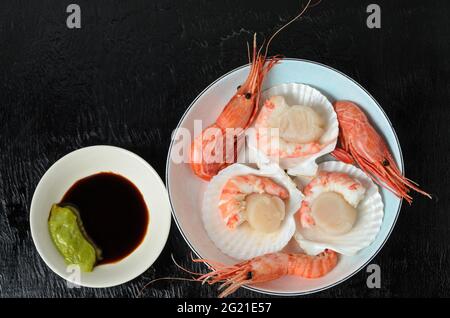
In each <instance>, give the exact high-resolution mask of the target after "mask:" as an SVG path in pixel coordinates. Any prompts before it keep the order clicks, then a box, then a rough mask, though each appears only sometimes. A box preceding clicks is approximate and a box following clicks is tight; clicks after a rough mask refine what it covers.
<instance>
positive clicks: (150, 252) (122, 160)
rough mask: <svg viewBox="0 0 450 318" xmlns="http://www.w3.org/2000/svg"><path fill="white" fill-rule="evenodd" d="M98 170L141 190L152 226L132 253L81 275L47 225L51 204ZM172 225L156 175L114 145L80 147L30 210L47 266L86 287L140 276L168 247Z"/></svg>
mask: <svg viewBox="0 0 450 318" xmlns="http://www.w3.org/2000/svg"><path fill="white" fill-rule="evenodd" d="M99 172H113V173H117V174H119V175H122V176H124V177H125V178H127V179H128V180H130V181H131V182H132V183H133V184H134V185H135V186H136V187H137V188H138V189H139V191H140V192H141V193H142V195H143V197H144V200H145V203H146V205H147V208H148V211H149V224H148V228H147V233H146V235H145V237H144V239H143V241H142V242H141V244H140V245H139V246H138V247H137V248H136V249H135V250H134V251H133V252H132V253H131V254H130V255H128V256H127V257H125V258H124V259H122V260H120V261H118V262H116V263H112V264H105V265H99V266H96V267H95V268H94V270H93V271H92V272H90V273H84V272H81V273H80V275H79V277H78V275H77V274H76V273H74V272H73V269H71V268H70V267H69V268H68V267H67V265H66V264H65V263H64V259H63V257H62V256H61V255H60V253H59V252H58V250H57V249H56V247H55V245H54V244H53V242H52V240H51V238H50V234H49V231H48V226H47V221H48V217H49V212H50V208H51V206H52V204H53V203H57V202H60V200H61V199H62V197H63V196H64V194H65V192H66V191H67V190H68V189H69V188H70V187H71V186H72V185H73V184H74V183H75V182H76V181H78V180H80V179H82V178H84V177H87V176H89V175H92V174H95V173H99ZM170 222H171V219H170V204H169V200H168V197H167V192H166V188H165V186H164V183H163V182H162V180H161V178H160V177H159V175H158V173H157V172H156V171H155V170H154V169H153V168H152V167H151V166H150V165H149V164H148V163H147V162H146V161H145V160H144V159H142V158H141V157H139V156H137V155H136V154H134V153H132V152H130V151H128V150H125V149H121V148H117V147H112V146H92V147H87V148H82V149H79V150H76V151H73V152H71V153H69V154H67V155H66V156H64V157H62V158H61V159H59V160H58V161H57V162H56V163H55V164H53V165H52V166H51V167H50V169H48V171H47V172H46V173H45V174H44V176H43V177H42V179H41V180H40V182H39V184H38V186H37V187H36V190H35V192H34V195H33V199H32V201H31V209H30V226H31V235H32V237H33V241H34V244H35V245H36V249H37V250H38V252H39V254H40V255H41V257H42V259H43V260H44V262H45V263H46V264H47V265H48V267H50V268H51V269H52V270H53V271H54V272H55V273H56V274H58V275H59V276H61V277H62V278H64V279H66V280H68V281H70V282H73V283H76V284H78V285H81V286H86V287H111V286H115V285H119V284H122V283H125V282H127V281H129V280H131V279H133V278H135V277H136V276H138V275H140V274H142V273H143V272H144V271H145V270H146V269H148V268H149V267H150V266H151V265H152V264H153V262H154V261H155V260H156V258H157V257H158V256H159V254H160V253H161V251H162V249H163V248H164V245H165V244H166V241H167V238H168V235H169V230H170ZM105 226H107V224H105Z"/></svg>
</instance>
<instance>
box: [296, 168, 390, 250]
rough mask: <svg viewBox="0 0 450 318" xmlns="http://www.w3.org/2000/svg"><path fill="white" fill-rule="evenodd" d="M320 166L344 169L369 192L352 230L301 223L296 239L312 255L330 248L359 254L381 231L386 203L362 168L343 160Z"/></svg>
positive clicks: (343, 170)
mask: <svg viewBox="0 0 450 318" xmlns="http://www.w3.org/2000/svg"><path fill="white" fill-rule="evenodd" d="M318 170H319V171H335V172H343V173H346V174H347V175H349V176H351V177H352V178H354V179H356V180H358V181H360V182H361V183H362V184H363V186H364V187H365V188H366V193H365V196H364V198H363V199H362V200H361V202H360V203H359V205H358V207H357V210H358V218H357V220H356V223H355V225H354V226H353V228H352V229H351V230H350V232H348V233H345V234H342V235H329V234H326V233H323V232H321V231H320V230H319V229H318V228H316V227H313V228H311V229H306V228H302V227H301V225H300V224H299V223H297V232H296V234H295V240H296V241H297V242H298V244H299V245H300V247H301V248H302V249H303V250H304V251H305V252H306V253H308V254H310V255H316V254H318V253H320V252H322V251H323V250H324V249H326V248H328V249H332V250H334V251H336V252H338V253H341V254H343V255H349V256H351V255H355V254H356V253H358V251H360V250H361V249H363V248H365V247H367V246H369V245H370V244H371V243H372V242H373V241H374V240H375V238H376V236H377V234H378V232H379V231H380V228H381V223H382V222H383V215H384V204H383V200H382V198H381V195H380V193H379V190H378V187H377V186H376V185H375V183H374V182H373V181H372V180H371V179H370V178H369V177H368V176H367V175H366V174H365V173H364V172H363V171H362V170H361V169H359V168H357V167H355V166H353V165H349V164H345V163H343V162H339V161H327V162H323V163H321V164H320V165H319V168H318Z"/></svg>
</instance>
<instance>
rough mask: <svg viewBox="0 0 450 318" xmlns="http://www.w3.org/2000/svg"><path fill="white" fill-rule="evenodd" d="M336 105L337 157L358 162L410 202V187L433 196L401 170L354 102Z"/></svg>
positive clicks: (371, 174) (377, 181)
mask: <svg viewBox="0 0 450 318" xmlns="http://www.w3.org/2000/svg"><path fill="white" fill-rule="evenodd" d="M333 106H334V109H335V111H336V114H337V117H338V122H339V130H340V133H339V142H340V148H336V149H335V150H334V152H333V153H332V154H333V155H334V156H335V157H336V158H337V159H339V160H341V161H343V162H346V163H355V162H356V163H357V164H358V165H359V166H360V168H361V169H362V170H363V171H364V172H365V173H366V174H367V175H368V176H369V177H370V178H371V179H372V180H373V181H374V182H375V183H377V184H378V185H380V186H383V187H385V188H387V189H388V190H390V191H392V192H393V193H394V194H395V195H396V196H398V197H399V198H403V199H405V200H406V201H407V202H408V203H410V204H411V202H412V197H411V196H410V195H409V192H410V190H411V189H412V190H414V191H416V192H418V193H420V194H423V195H425V196H427V197H429V198H431V196H430V195H429V194H428V193H426V192H425V191H423V190H421V189H419V187H418V185H417V184H416V183H415V182H413V181H411V180H409V179H407V178H406V177H405V176H404V175H403V174H402V173H401V172H400V169H399V168H398V166H397V163H396V162H395V160H394V158H393V157H392V155H391V153H390V152H389V150H388V147H387V145H386V143H385V141H384V140H383V138H382V137H381V136H380V135H379V134H378V132H377V131H376V130H375V128H374V127H373V126H372V125H371V124H370V122H369V120H368V119H367V116H366V115H365V114H364V113H363V111H362V110H361V109H360V108H359V107H358V106H357V105H356V104H355V103H352V102H350V101H337V102H335V103H334V105H333Z"/></svg>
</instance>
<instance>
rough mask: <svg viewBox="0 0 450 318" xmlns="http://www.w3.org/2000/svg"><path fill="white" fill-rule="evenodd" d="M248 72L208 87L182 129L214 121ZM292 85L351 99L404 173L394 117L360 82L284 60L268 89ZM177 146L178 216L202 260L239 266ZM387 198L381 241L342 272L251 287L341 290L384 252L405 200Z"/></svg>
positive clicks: (169, 180) (288, 291) (170, 166)
mask: <svg viewBox="0 0 450 318" xmlns="http://www.w3.org/2000/svg"><path fill="white" fill-rule="evenodd" d="M248 71H249V66H248V65H245V66H242V67H239V68H237V69H235V70H233V71H231V72H229V73H227V74H225V75H224V76H222V77H221V78H219V79H217V80H216V81H215V82H213V83H212V84H211V85H210V86H208V87H207V88H206V89H205V90H204V91H203V92H201V93H200V95H199V96H197V98H196V99H195V100H194V101H193V102H192V104H191V105H190V106H189V108H188V109H187V111H186V112H185V113H184V115H183V117H182V118H181V120H180V123H179V124H178V127H184V128H187V129H189V130H190V131H191V132H192V131H193V127H194V120H196V119H202V120H204V122H205V124H210V123H213V122H214V120H215V119H216V117H217V116H218V115H219V114H220V112H221V111H222V109H223V107H224V106H225V104H226V103H227V102H228V100H229V99H230V97H231V96H232V95H233V94H234V93H235V92H236V87H237V86H238V85H239V84H241V83H243V82H244V81H245V79H246V77H247V74H248ZM291 82H294V83H304V84H308V85H310V86H312V87H315V88H317V89H318V90H320V91H321V92H322V93H323V94H324V95H325V96H327V97H328V98H329V100H330V101H331V102H333V101H335V100H339V99H346V100H351V101H354V102H356V103H357V104H358V105H360V107H361V108H362V109H364V111H365V113H366V114H367V115H368V117H369V118H370V119H371V122H372V123H373V124H374V126H375V127H376V128H377V130H378V131H379V132H381V134H382V135H383V137H384V138H385V140H386V141H387V143H388V145H389V147H390V149H391V151H392V154H393V156H394V158H395V160H396V161H397V163H398V164H399V166H400V169H401V171H403V158H402V155H401V149H400V144H399V142H398V139H397V136H396V134H395V131H394V129H393V128H392V125H391V123H390V121H389V119H388V117H387V116H386V114H385V113H384V111H383V109H382V108H381V106H380V105H379V104H378V103H377V102H376V101H375V99H374V98H373V97H372V96H371V95H370V94H369V93H368V92H367V91H366V90H365V89H364V88H363V87H361V86H360V85H359V84H358V83H356V82H355V81H354V80H352V79H351V78H349V77H348V76H346V75H345V74H343V73H341V72H339V71H337V70H335V69H332V68H330V67H328V66H325V65H323V64H319V63H315V62H311V61H305V60H298V59H284V60H283V61H282V62H281V63H280V64H278V65H276V66H275V67H274V68H273V69H272V71H271V72H270V73H269V75H268V76H267V79H266V81H265V83H264V87H263V89H268V88H270V87H273V86H275V85H279V84H282V83H291ZM173 144H174V142H172V143H171V145H170V149H169V154H168V158H167V167H166V185H167V188H168V191H169V198H170V202H171V205H172V213H173V216H174V219H175V222H176V224H177V226H178V228H179V229H180V232H181V233H182V235H183V236H184V238H185V240H186V242H187V243H188V244H189V246H190V247H191V248H192V250H193V251H194V252H195V253H196V254H197V255H198V256H199V257H200V258H206V259H211V260H214V261H218V262H222V263H226V264H232V263H235V262H236V260H233V259H231V258H230V257H228V256H226V255H225V254H223V253H221V252H220V250H219V249H218V248H217V247H216V246H215V245H214V244H213V242H212V241H211V239H210V238H209V237H208V235H207V233H206V231H205V229H204V227H203V225H202V221H201V213H200V211H201V202H202V194H203V192H204V190H205V186H206V182H205V181H202V180H200V179H199V178H197V177H196V176H195V175H194V174H193V173H192V171H191V169H190V167H189V164H187V163H182V164H176V163H174V162H172V160H170V154H171V152H172V146H173ZM186 144H189V141H187V140H186ZM186 185H188V186H186ZM381 196H382V198H383V202H384V204H385V210H384V213H385V215H384V220H383V223H382V225H381V229H380V232H379V234H378V236H377V237H376V239H375V241H374V242H373V243H372V244H371V245H370V246H368V247H367V248H365V249H364V250H362V251H360V252H359V253H358V254H357V255H355V256H341V257H340V259H339V262H338V265H337V266H336V268H335V269H334V270H333V271H332V272H330V273H329V274H328V275H326V276H325V277H322V278H319V279H313V280H308V279H302V278H298V277H283V278H280V279H277V280H275V281H271V282H267V283H263V284H258V285H252V286H247V288H249V289H251V290H255V291H259V292H262V293H268V294H274V295H301V294H309V293H313V292H318V291H321V290H324V289H327V288H329V287H332V286H335V285H337V284H339V283H341V282H343V281H344V280H346V279H347V278H349V277H351V276H352V275H354V274H355V273H356V272H358V271H359V270H361V269H362V268H364V267H365V266H366V265H367V264H368V263H369V262H370V261H371V259H372V258H373V257H374V256H375V255H376V254H377V253H378V252H379V250H380V249H381V248H382V246H383V245H384V243H385V242H386V240H387V239H388V237H389V234H390V233H391V231H392V229H393V227H394V225H395V222H396V220H397V217H398V214H399V212H400V207H401V200H400V199H398V198H397V197H395V196H394V195H393V194H392V193H390V192H388V191H386V190H385V189H382V190H381Z"/></svg>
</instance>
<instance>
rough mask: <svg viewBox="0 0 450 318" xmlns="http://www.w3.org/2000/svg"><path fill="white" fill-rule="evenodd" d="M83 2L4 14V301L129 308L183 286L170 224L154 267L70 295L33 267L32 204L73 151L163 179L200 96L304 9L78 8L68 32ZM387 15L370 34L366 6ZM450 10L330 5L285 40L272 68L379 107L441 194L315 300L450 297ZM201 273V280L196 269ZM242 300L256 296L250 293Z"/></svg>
mask: <svg viewBox="0 0 450 318" xmlns="http://www.w3.org/2000/svg"><path fill="white" fill-rule="evenodd" d="M71 2H75V1H56V0H55V1H46V0H41V1H31V0H30V1H1V2H0V296H2V297H14V296H22V297H111V296H116V297H135V295H136V294H137V293H138V291H139V289H140V288H141V287H142V286H143V285H144V284H145V283H146V282H148V281H150V280H151V279H154V278H158V277H164V276H176V277H180V276H184V275H183V273H181V272H180V271H179V270H177V269H176V267H175V266H174V265H173V263H172V261H171V258H170V254H171V253H173V255H174V257H175V258H176V259H177V260H179V261H180V262H181V263H182V264H183V265H185V266H187V267H191V264H190V250H189V248H188V246H187V245H186V243H185V242H184V240H183V238H182V237H181V235H180V233H179V231H178V229H177V228H176V226H175V225H174V224H172V229H171V233H170V238H169V241H168V243H167V245H166V247H165V249H164V252H163V253H162V255H161V256H160V258H159V259H158V260H157V261H156V262H155V264H154V265H153V266H152V267H151V268H150V269H148V270H147V271H146V272H145V273H144V274H143V275H141V276H140V277H138V278H136V279H135V280H133V281H132V282H129V283H126V284H124V285H121V286H118V287H114V288H109V289H90V288H80V289H68V288H67V287H66V284H65V281H64V280H62V279H61V278H59V277H57V276H56V274H54V273H53V272H52V271H51V270H50V269H49V268H47V267H46V266H45V264H44V262H43V261H42V260H41V259H40V257H39V255H38V253H37V251H36V250H35V248H34V246H33V243H32V240H31V234H30V230H29V206H30V202H31V198H32V195H33V191H34V189H35V187H36V185H37V183H38V181H39V179H40V177H41V176H42V175H43V174H44V172H45V171H46V169H48V168H49V167H50V165H51V164H52V163H54V162H55V161H56V160H57V159H58V158H60V157H61V156H63V155H65V154H66V153H68V152H70V151H72V150H75V149H78V148H80V147H84V146H89V145H96V144H111V145H116V146H119V147H123V148H126V149H129V150H131V151H133V152H135V153H137V154H138V155H140V156H142V157H143V158H144V159H146V160H147V161H148V162H150V163H151V164H152V165H153V166H154V167H155V169H156V170H157V171H158V172H159V174H160V175H161V176H162V177H164V172H165V160H166V155H167V150H168V147H169V142H170V134H171V132H172V129H173V128H174V127H176V125H177V123H178V121H179V119H180V118H181V115H182V114H183V112H184V111H185V109H186V108H187V107H188V105H189V104H190V102H191V101H192V100H193V99H194V98H195V96H196V95H197V94H198V93H199V92H200V91H201V90H203V88H204V87H206V86H207V85H208V84H209V83H211V82H212V81H214V80H215V79H216V78H218V77H219V76H221V75H222V74H224V73H226V72H228V71H230V70H231V69H233V68H235V67H237V66H240V65H242V64H245V63H247V54H246V42H247V41H249V40H251V37H252V34H253V33H254V32H258V33H259V34H260V35H261V38H262V37H263V36H268V35H270V34H271V33H272V32H273V31H274V30H275V29H276V28H277V27H279V26H281V25H282V24H283V23H285V22H286V21H287V20H288V19H289V18H291V17H293V16H294V15H295V14H296V13H297V12H298V9H299V2H298V1H295V0H276V1H256V0H253V1H238V0H221V1H207V0H201V1H200V0H198V1H186V0H183V1H182V0H179V1H168V0H152V1H150V0H140V1H134V0H128V1H119V0H116V1H104V0H96V1H81V0H77V1H76V3H78V4H79V5H80V6H81V10H82V28H81V29H79V30H77V29H75V30H69V29H68V28H67V27H66V17H67V14H66V13H65V10H66V6H67V5H68V4H70V3H71ZM371 2H376V3H378V4H379V5H380V6H381V10H382V12H381V13H382V14H381V16H382V27H381V29H378V30H376V29H368V28H367V27H366V18H367V15H368V14H367V13H366V7H367V5H368V4H369V3H371ZM449 16H450V5H449V3H448V1H423V0H422V1H412V0H402V1H379V0H377V1H360V0H354V1H346V0H345V1H344V0H343V1H331V0H325V1H323V2H322V3H321V4H320V5H319V6H317V7H316V8H313V9H311V11H309V12H308V13H307V15H306V16H305V17H304V18H303V19H301V21H299V22H296V23H295V24H293V25H291V26H290V27H289V28H288V29H286V30H285V31H284V32H283V33H282V34H280V36H279V37H278V38H277V39H276V40H275V41H274V42H273V45H272V48H271V53H272V54H275V53H280V54H283V55H285V56H287V57H298V58H305V59H310V60H313V61H317V62H321V63H324V64H327V65H330V66H332V67H334V68H336V69H338V70H340V71H342V72H344V73H346V74H348V75H349V76H351V77H353V78H354V79H355V80H356V81H358V82H359V83H360V84H362V85H363V86H364V87H365V88H366V89H367V90H368V91H369V92H370V93H371V94H372V95H373V96H374V97H375V98H376V99H377V100H378V101H379V102H380V104H381V105H382V107H383V108H384V110H385V111H386V113H387V114H388V116H389V118H390V119H391V121H392V123H393V125H394V127H395V129H396V132H397V134H398V137H399V139H400V142H401V145H402V149H403V156H404V159H405V166H406V172H407V175H408V176H409V177H410V178H412V179H413V180H416V181H418V182H420V183H421V185H423V187H424V188H425V189H426V190H428V191H430V192H431V193H433V195H434V199H433V200H427V199H425V198H423V197H419V196H415V199H416V200H415V202H414V203H413V205H412V206H408V205H407V204H404V205H403V208H402V212H401V214H400V217H399V220H398V222H397V225H396V227H395V229H394V231H393V233H392V235H391V237H390V239H389V240H388V242H387V244H386V245H385V246H384V248H383V249H382V251H381V252H380V253H379V254H378V255H377V256H376V258H375V259H374V260H373V262H374V263H376V264H379V265H380V266H381V275H382V277H381V278H382V286H381V288H380V289H368V288H367V287H366V278H367V273H365V271H364V270H362V271H361V272H359V273H358V274H356V275H355V276H353V277H352V278H351V279H349V280H348V281H346V282H344V283H342V284H340V285H339V286H337V287H334V288H332V289H329V290H327V291H324V292H321V293H317V294H314V295H312V296H310V297H324V296H327V297H330V296H332V297H343V296H347V297H379V296H382V297H386V296H450V293H449V288H448V286H449V285H450V270H449V260H450V259H449V258H450V256H449V253H450V248H449V239H450V227H449V225H450V220H449V211H448V207H449V197H450V196H449V194H450V193H449V190H448V189H449V186H450V184H449V180H450V178H449V177H450V173H449V169H448V167H447V166H446V163H448V161H449V160H448V155H449V150H450V149H449V148H450V143H449V142H448V138H449V135H450V134H449V132H450V128H449V127H450V126H449V121H450V110H449V105H448V104H449V99H448V97H449V90H450V82H449V71H450V62H449V56H450V24H449V20H448V17H449ZM193 268H196V269H200V267H198V266H193ZM216 295H217V291H216V289H215V288H214V287H209V286H201V285H199V284H195V283H190V282H181V281H173V282H160V283H155V284H154V285H152V286H151V287H149V288H148V289H147V290H146V292H145V294H144V296H145V297H174V296H178V297H214V296H216ZM235 296H247V297H261V295H260V294H257V293H254V292H250V291H247V290H244V289H242V290H240V291H238V292H237V293H236V294H235Z"/></svg>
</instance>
